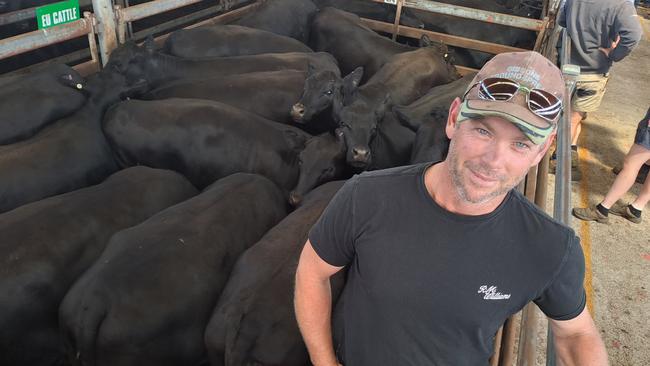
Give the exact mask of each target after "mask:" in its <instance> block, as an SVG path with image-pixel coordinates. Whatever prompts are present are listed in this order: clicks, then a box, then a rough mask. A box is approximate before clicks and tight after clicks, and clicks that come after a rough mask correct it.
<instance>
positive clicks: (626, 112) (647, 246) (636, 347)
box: [537, 8, 650, 366]
mask: <svg viewBox="0 0 650 366" xmlns="http://www.w3.org/2000/svg"><path fill="white" fill-rule="evenodd" d="M649 10H650V9H647V8H646V9H640V12H639V13H640V14H641V15H644V16H645V19H644V18H640V19H639V20H640V22H641V23H642V26H643V27H644V32H645V34H644V39H643V40H642V41H641V44H640V45H639V46H638V48H637V49H635V50H634V51H633V52H632V54H631V55H630V56H628V57H627V58H626V59H624V60H623V61H622V62H620V63H617V64H615V65H614V67H613V68H612V70H611V78H610V81H609V84H608V89H607V93H606V95H605V98H604V100H603V103H602V104H601V107H600V109H599V111H598V112H595V113H590V114H589V116H588V119H587V120H586V121H584V124H583V129H582V134H581V136H580V140H579V146H580V167H579V168H580V170H581V173H582V180H581V181H580V182H575V183H572V197H571V198H572V202H573V206H574V207H575V206H579V207H584V206H586V205H587V204H595V203H598V202H600V200H601V199H602V198H603V196H604V195H605V193H606V192H607V190H608V189H609V187H610V185H611V184H612V182H613V181H614V178H615V175H614V174H613V173H612V172H611V168H612V167H613V166H615V165H620V164H621V163H622V161H623V157H624V156H625V155H626V153H627V151H628V149H629V148H630V146H631V145H632V143H633V141H634V133H635V131H636V126H637V123H638V122H639V121H640V120H641V118H643V116H644V115H645V112H646V110H647V108H648V106H650V20H648V13H650V11H649ZM549 178H550V179H549V195H550V197H549V204H548V206H547V207H548V210H549V212H552V209H553V204H552V198H553V197H552V194H553V189H554V188H553V187H554V184H555V181H554V176H550V177H549ZM640 188H641V185H640V184H635V185H634V186H633V187H632V189H631V190H630V192H628V194H627V195H626V196H625V197H623V200H625V201H631V200H633V198H634V197H635V194H637V193H638V192H639V190H640ZM648 206H650V205H648ZM648 206H646V208H645V211H644V214H643V217H644V221H643V222H642V223H641V224H633V223H630V222H628V221H627V220H625V219H623V218H620V217H617V216H612V218H610V223H609V224H608V225H603V224H598V223H595V222H583V221H580V220H578V219H575V218H572V222H571V226H572V227H573V228H574V229H575V230H576V233H577V234H578V235H579V236H580V237H581V240H582V245H583V249H584V252H585V257H586V260H587V271H588V273H587V276H586V281H585V282H586V283H585V287H586V289H587V296H588V302H589V304H590V309H591V312H592V314H593V316H594V319H595V321H596V323H597V325H598V328H599V329H600V331H601V334H602V336H603V340H604V342H605V345H606V347H607V352H608V355H609V361H610V364H611V365H612V366H646V365H650V347H649V346H648V342H649V341H650V321H649V320H648V317H649V316H650V298H649V293H650V207H648ZM538 329H539V332H538V344H539V348H538V350H537V356H538V357H537V364H538V365H545V359H546V358H545V352H546V347H545V345H546V320H545V318H544V317H543V316H542V315H541V313H539V327H538Z"/></svg>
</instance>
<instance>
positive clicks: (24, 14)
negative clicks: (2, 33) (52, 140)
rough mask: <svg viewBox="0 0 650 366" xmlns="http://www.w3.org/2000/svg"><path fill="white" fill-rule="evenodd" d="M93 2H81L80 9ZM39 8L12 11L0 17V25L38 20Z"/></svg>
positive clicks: (84, 0)
mask: <svg viewBox="0 0 650 366" xmlns="http://www.w3.org/2000/svg"><path fill="white" fill-rule="evenodd" d="M91 3H92V2H91V0H79V7H80V8H83V7H85V6H89V5H90V4H91ZM37 8H39V7H38V6H37V7H33V8H27V9H20V10H16V11H12V12H10V13H6V14H1V15H0V25H7V24H12V23H18V22H20V21H23V20H29V19H36V9H37Z"/></svg>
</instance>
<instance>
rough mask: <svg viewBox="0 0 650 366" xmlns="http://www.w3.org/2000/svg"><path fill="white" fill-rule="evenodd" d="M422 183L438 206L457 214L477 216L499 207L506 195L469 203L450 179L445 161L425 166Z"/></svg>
mask: <svg viewBox="0 0 650 366" xmlns="http://www.w3.org/2000/svg"><path fill="white" fill-rule="evenodd" d="M424 184H425V186H426V188H427V192H428V193H429V195H430V196H431V198H433V200H434V201H436V203H437V204H438V205H439V206H440V207H442V208H444V209H445V210H447V211H449V212H452V213H455V214H459V215H466V216H478V215H485V214H489V213H490V212H492V211H494V210H495V209H496V208H497V207H499V205H500V204H501V202H503V200H504V199H505V197H506V194H504V195H501V196H497V197H494V198H492V199H490V200H489V201H487V202H484V203H471V202H468V201H466V200H464V199H462V198H461V197H460V195H459V193H458V190H457V189H456V187H455V186H454V183H453V181H452V179H451V174H450V173H449V166H448V165H447V162H446V161H442V162H440V163H438V164H435V165H432V166H430V167H428V168H427V170H426V171H425V172H424Z"/></svg>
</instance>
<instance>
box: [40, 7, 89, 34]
mask: <svg viewBox="0 0 650 366" xmlns="http://www.w3.org/2000/svg"><path fill="white" fill-rule="evenodd" d="M79 18H80V12H79V0H68V1H62V2H60V3H54V4H50V5H45V6H41V7H40V8H36V22H37V23H38V29H45V28H50V27H55V26H57V25H61V24H65V23H70V22H74V21H75V20H77V19H79Z"/></svg>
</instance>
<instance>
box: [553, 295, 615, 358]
mask: <svg viewBox="0 0 650 366" xmlns="http://www.w3.org/2000/svg"><path fill="white" fill-rule="evenodd" d="M551 329H552V330H553V336H554V344H555V349H556V352H557V358H558V361H559V365H562V366H573V365H576V366H577V365H589V366H606V365H607V364H608V363H607V352H606V351H605V344H604V343H603V340H602V339H601V338H600V333H598V329H597V328H596V325H595V324H594V321H593V320H592V319H591V315H590V314H589V311H588V310H587V307H586V306H585V309H584V310H583V311H582V313H580V315H578V316H577V317H575V318H573V319H570V320H552V319H551Z"/></svg>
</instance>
